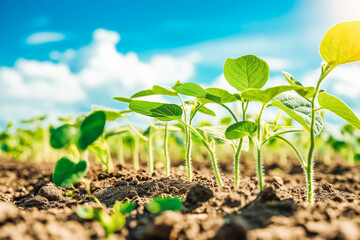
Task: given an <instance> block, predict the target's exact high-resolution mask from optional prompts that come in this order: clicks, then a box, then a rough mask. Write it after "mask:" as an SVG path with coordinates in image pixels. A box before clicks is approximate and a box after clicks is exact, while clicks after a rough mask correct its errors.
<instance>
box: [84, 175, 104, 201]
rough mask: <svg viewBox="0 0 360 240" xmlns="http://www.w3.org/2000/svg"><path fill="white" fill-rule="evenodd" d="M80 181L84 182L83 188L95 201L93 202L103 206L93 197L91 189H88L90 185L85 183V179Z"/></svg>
mask: <svg viewBox="0 0 360 240" xmlns="http://www.w3.org/2000/svg"><path fill="white" fill-rule="evenodd" d="M81 181H82V182H83V183H84V185H85V190H86V192H87V194H88V195H89V196H90V197H91V198H92V199H93V200H94V201H95V203H96V204H97V205H99V206H100V207H103V205H102V204H101V202H100V201H99V199H98V198H97V197H95V196H94V195H93V194H92V193H91V191H90V186H89V185H88V184H87V182H86V180H85V179H81Z"/></svg>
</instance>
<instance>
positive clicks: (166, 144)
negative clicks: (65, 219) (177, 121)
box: [164, 122, 170, 177]
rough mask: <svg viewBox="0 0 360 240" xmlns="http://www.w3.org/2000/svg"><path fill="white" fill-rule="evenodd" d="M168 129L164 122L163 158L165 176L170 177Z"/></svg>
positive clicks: (166, 123)
mask: <svg viewBox="0 0 360 240" xmlns="http://www.w3.org/2000/svg"><path fill="white" fill-rule="evenodd" d="M168 144H169V129H168V122H165V134H164V158H165V163H164V165H165V175H166V176H167V177H168V176H170V158H169V149H168Z"/></svg>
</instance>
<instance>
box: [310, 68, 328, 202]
mask: <svg viewBox="0 0 360 240" xmlns="http://www.w3.org/2000/svg"><path fill="white" fill-rule="evenodd" d="M332 69H333V67H332V66H331V65H327V66H326V67H325V68H324V71H322V72H321V75H320V78H319V80H318V82H317V85H316V89H315V94H314V96H313V98H312V100H311V108H312V111H311V126H310V148H309V153H308V159H307V168H306V183H307V201H308V203H312V202H313V191H314V190H313V156H314V150H315V132H314V129H315V114H316V109H315V99H316V96H317V94H318V93H319V89H320V84H321V82H322V81H323V80H324V78H325V77H326V76H327V75H328V74H329V73H330V71H331V70H332Z"/></svg>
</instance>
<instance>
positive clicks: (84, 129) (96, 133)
mask: <svg viewBox="0 0 360 240" xmlns="http://www.w3.org/2000/svg"><path fill="white" fill-rule="evenodd" d="M105 123H106V115H105V113H104V112H103V111H96V112H93V113H91V114H90V115H89V116H87V117H85V119H84V120H83V121H82V123H81V124H80V136H79V139H78V146H79V148H80V149H81V150H85V149H86V148H87V146H89V145H90V144H92V143H93V142H95V140H96V139H98V138H99V137H100V136H101V134H102V133H103V131H104V128H105Z"/></svg>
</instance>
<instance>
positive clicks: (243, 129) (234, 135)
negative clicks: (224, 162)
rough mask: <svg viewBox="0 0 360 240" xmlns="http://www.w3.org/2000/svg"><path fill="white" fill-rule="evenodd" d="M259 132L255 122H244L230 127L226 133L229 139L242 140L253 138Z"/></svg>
mask: <svg viewBox="0 0 360 240" xmlns="http://www.w3.org/2000/svg"><path fill="white" fill-rule="evenodd" d="M256 130H257V126H256V124H255V123H254V122H250V121H242V122H237V123H234V124H232V125H230V126H229V127H228V128H227V129H226V131H225V137H226V138H227V139H230V140H232V139H240V138H243V137H246V136H251V135H252V134H253V133H255V132H256Z"/></svg>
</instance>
